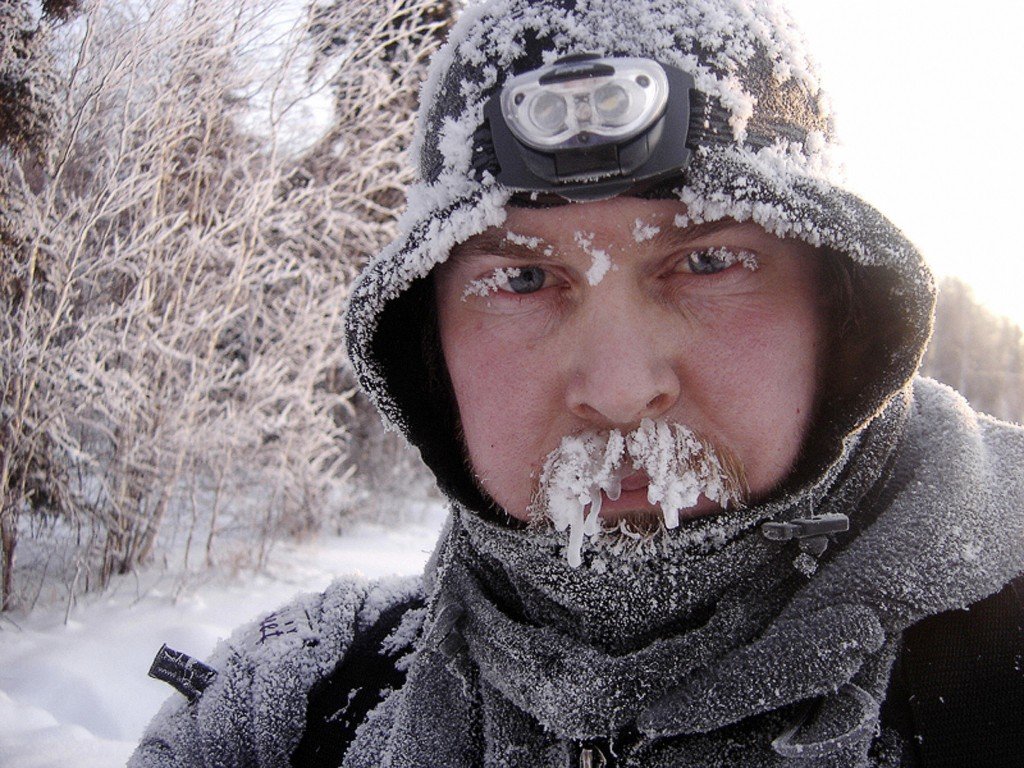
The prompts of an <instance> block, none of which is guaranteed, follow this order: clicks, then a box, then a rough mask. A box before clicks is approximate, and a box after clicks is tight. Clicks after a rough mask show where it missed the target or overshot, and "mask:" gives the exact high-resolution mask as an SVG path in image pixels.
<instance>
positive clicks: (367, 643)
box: [291, 598, 423, 768]
mask: <svg viewBox="0 0 1024 768" xmlns="http://www.w3.org/2000/svg"><path fill="white" fill-rule="evenodd" d="M422 605H423V598H414V599H412V600H410V601H408V602H405V603H399V604H398V605H394V606H391V607H390V608H388V609H387V610H385V611H383V612H382V613H381V615H380V618H379V619H377V621H376V622H375V623H374V624H372V625H371V626H369V627H367V628H365V629H363V630H357V631H356V635H355V637H354V638H353V640H352V645H351V646H349V649H348V651H347V652H346V653H345V655H344V657H343V658H342V659H341V661H340V662H339V663H338V665H337V666H336V667H335V668H334V671H333V672H331V674H330V675H329V676H328V677H325V678H324V679H323V680H320V681H319V682H318V683H316V685H314V686H313V688H312V689H311V690H310V692H309V696H308V703H307V705H306V730H305V732H304V733H303V735H302V740H301V741H300V742H299V745H298V746H297V747H296V748H295V752H294V753H293V754H292V759H291V765H292V768H338V766H339V765H341V761H342V758H344V757H345V752H346V751H347V750H348V747H349V745H350V744H351V743H352V740H353V739H354V738H355V733H356V729H357V728H358V727H359V726H360V724H361V723H362V722H363V720H364V719H366V715H367V714H368V713H369V712H370V710H371V709H373V708H374V707H376V706H377V705H378V704H379V703H380V702H381V700H382V699H383V698H384V694H385V692H386V691H390V690H397V689H398V688H400V687H401V686H402V685H403V684H404V683H405V672H404V671H400V670H398V669H396V668H395V661H396V658H395V657H394V656H391V655H389V654H387V653H386V652H385V651H384V650H383V649H382V648H381V644H382V643H383V642H384V640H385V639H386V638H387V637H388V636H389V635H390V634H391V633H392V632H394V631H395V629H396V628H397V627H398V625H399V623H400V622H401V621H402V617H403V616H405V614H406V613H407V612H408V611H410V610H413V609H415V608H420V607H422Z"/></svg>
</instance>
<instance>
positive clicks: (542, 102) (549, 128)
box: [529, 91, 569, 136]
mask: <svg viewBox="0 0 1024 768" xmlns="http://www.w3.org/2000/svg"><path fill="white" fill-rule="evenodd" d="M568 112H569V110H568V107H566V104H565V99H564V98H562V97H561V96H559V95H558V94H557V93H552V92H551V91H541V92H540V93H538V94H537V95H536V96H535V97H534V98H533V99H531V100H530V107H529V114H530V120H531V121H532V122H533V124H534V125H535V126H536V127H537V129H538V130H539V131H540V132H541V133H542V134H543V135H545V136H551V135H553V134H557V133H559V132H560V131H562V130H563V129H564V128H565V116H566V115H567V114H568Z"/></svg>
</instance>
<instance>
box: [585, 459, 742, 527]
mask: <svg viewBox="0 0 1024 768" xmlns="http://www.w3.org/2000/svg"><path fill="white" fill-rule="evenodd" d="M650 482H651V480H650V478H649V477H648V476H647V473H646V472H643V471H640V472H634V473H633V474H631V475H629V476H628V477H626V478H623V480H622V485H621V487H622V492H621V493H620V494H619V498H617V499H615V500H614V501H613V500H612V499H609V498H608V494H606V493H605V492H604V491H601V497H602V498H601V517H602V518H604V519H605V520H607V521H608V522H610V523H612V524H614V523H615V522H616V521H618V520H619V519H620V518H622V517H625V516H628V515H634V514H637V513H640V514H643V513H650V514H652V515H657V516H659V517H660V516H661V514H662V512H661V506H659V505H658V504H652V503H651V502H650V501H648V500H647V487H648V486H649V485H650ZM721 510H722V508H721V507H720V506H719V505H718V504H716V503H715V502H713V501H711V500H710V499H708V497H707V496H705V495H704V494H701V495H700V497H699V499H698V500H697V503H696V504H695V505H694V506H692V507H688V508H686V509H682V510H680V511H679V519H680V520H692V519H693V518H697V517H703V516H704V515H708V514H714V513H716V512H720V511H721Z"/></svg>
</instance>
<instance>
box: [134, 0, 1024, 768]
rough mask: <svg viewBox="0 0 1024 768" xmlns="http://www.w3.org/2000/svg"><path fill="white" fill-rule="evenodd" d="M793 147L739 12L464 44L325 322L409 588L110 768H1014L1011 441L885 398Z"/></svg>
mask: <svg viewBox="0 0 1024 768" xmlns="http://www.w3.org/2000/svg"><path fill="white" fill-rule="evenodd" d="M893 119H895V117H893ZM831 141H832V136H831V124H830V120H829V113H828V107H827V102H826V100H825V98H824V96H823V94H822V92H821V91H820V89H819V86H818V83H817V81H816V79H815V76H814V74H813V68H812V66H811V64H810V63H809V61H808V60H807V58H806V56H805V55H804V53H803V52H802V50H801V49H800V47H799V45H798V43H797V42H796V41H795V39H794V35H793V32H792V27H791V24H790V22H789V21H788V18H787V17H786V16H785V15H784V14H783V12H781V11H780V10H778V9H777V8H775V7H774V6H773V5H772V4H769V3H762V2H749V3H747V2H739V1H738V0H736V1H733V0H700V1H698V0H676V1H674V2H668V1H666V0H642V2H634V1H632V0H631V1H629V2H627V1H626V0H603V1H602V0H592V1H591V2H583V0H575V1H574V0H549V1H547V2H526V1H525V0H495V1H494V2H489V3H487V4H485V5H478V6H472V7H470V8H469V9H468V10H467V11H466V12H465V13H464V15H463V17H462V19H461V20H460V21H459V23H458V24H457V25H456V27H455V29H454V31H453V33H452V37H451V40H450V41H449V43H448V45H447V47H446V48H445V49H444V50H443V51H442V52H441V53H440V54H438V56H436V57H435V62H434V65H433V70H432V75H431V78H430V81H429V83H428V84H427V86H426V88H425V90H424V92H423V107H422V113H421V123H420V134H419V138H418V142H417V145H416V147H415V152H414V154H415V155H416V156H417V158H418V160H419V169H420V174H421V177H422V181H421V182H420V183H419V184H417V185H416V186H415V187H414V188H413V189H411V190H410V193H409V209H408V211H407V213H406V214H405V217H404V218H403V221H402V231H403V234H402V236H401V237H400V238H399V240H398V241H397V242H396V243H394V244H393V245H392V246H391V247H390V248H388V249H387V250H386V251H385V252H384V253H383V254H381V256H380V257H379V258H378V259H377V260H376V261H374V262H373V263H372V264H371V265H370V266H369V267H368V269H367V271H366V272H365V274H364V275H363V276H362V278H361V280H360V281H359V283H358V284H357V286H356V288H355V290H354V293H353V296H352V301H351V306H350V310H349V320H348V331H349V349H350V353H351V358H352V360H353V363H354V365H355V367H356V371H357V373H358V375H359V377H360V380H361V382H362V384H363V386H364V387H365V389H366V391H367V392H368V393H369V394H370V395H371V396H372V397H373V398H374V401H375V402H376V404H377V405H378V407H379V408H380V410H381V412H382V414H383V415H384V417H385V418H386V420H388V421H389V422H390V423H391V424H393V425H395V426H397V427H398V428H399V429H401V430H402V431H403V432H404V433H405V434H406V435H407V436H408V438H409V439H410V441H411V442H412V443H413V444H414V445H415V446H417V447H418V448H419V449H420V451H421V453H422V455H423V458H424V460H425V461H426V463H427V464H428V466H430V468H431V469H432V470H433V471H434V473H435V474H436V476H437V480H438V483H439V486H440V487H441V489H442V490H443V491H444V492H445V493H446V494H447V496H448V497H449V498H450V499H451V502H452V513H451V516H450V519H449V522H448V525H447V527H446V529H445V531H444V533H443V534H442V537H441V541H440V542H439V544H438V548H437V551H436V552H435V554H434V557H433V559H432V562H431V564H430V565H429V566H428V569H427V573H426V575H425V577H424V579H423V580H422V581H420V580H419V579H416V580H412V581H405V582H385V583H381V584H371V585H364V584H356V583H353V582H351V581H342V582H339V583H337V584H336V585H334V586H333V587H332V588H331V589H329V590H328V591H327V592H326V593H324V594H323V595H319V596H313V597H308V598H304V599H302V600H300V601H299V602H297V603H296V604H295V605H292V606H290V607H288V608H287V609H285V610H283V611H280V612H278V613H276V614H273V615H272V616H271V617H269V618H268V619H265V620H263V621H262V622H261V623H260V624H258V625H253V626H252V627H249V628H244V629H243V630H241V631H240V632H239V633H237V634H236V636H235V637H234V638H233V639H232V640H231V641H230V642H229V643H227V644H226V645H225V646H224V647H223V648H222V649H221V651H220V652H219V654H218V657H217V659H216V660H215V661H214V662H212V663H211V667H209V668H207V667H204V666H201V665H197V664H196V663H194V662H190V661H189V662H187V663H186V664H185V666H184V667H182V668H179V669H177V670H175V669H173V668H172V669H171V671H170V672H168V673H166V676H167V677H168V678H170V679H172V680H173V681H175V682H177V683H178V684H179V687H181V688H183V690H184V691H185V692H186V693H187V695H188V696H189V698H190V701H188V702H186V700H185V699H181V698H180V697H179V699H178V700H176V701H173V702H171V703H169V704H168V705H167V706H166V708H165V709H164V711H162V712H161V714H160V715H159V716H158V717H157V719H156V720H155V721H154V723H153V725H152V726H151V728H150V731H149V733H148V734H147V736H146V737H145V739H144V740H143V743H142V744H141V746H140V748H139V750H138V752H137V753H136V755H135V757H134V758H133V762H132V763H131V765H132V766H135V767H136V768H142V767H143V766H168V765H209V766H214V765H217V766H221V765H232V766H234V765H260V766H263V765H268V766H269V765H289V764H290V765H318V766H319V765H325V766H326V765H332V766H336V765H344V766H346V767H348V768H352V767H354V766H402V767H403V768H406V767H408V766H444V767H446V768H448V767H450V768H456V767H457V766H478V765H487V766H604V765H620V766H755V767H759V766H868V765H877V766H897V765H922V766H932V765H967V764H971V765H974V764H980V765H986V766H1009V765H1018V764H1020V761H1021V759H1022V755H1024V751H1022V750H1024V717H1022V713H1024V678H1022V669H1024V664H1022V658H1024V657H1022V654H1024V641H1022V637H1024V634H1022V632H1021V623H1022V621H1024V615H1022V610H1021V600H1020V599H1019V598H1018V597H1017V596H1016V593H1015V591H1014V590H1015V589H1018V585H1019V583H1020V582H1019V581H1016V582H1015V581H1014V580H1015V579H1017V577H1018V576H1019V574H1020V573H1021V572H1022V571H1024V549H1022V547H1021V541H1022V539H1021V533H1022V531H1024V519H1022V515H1021V508H1022V502H1024V473H1022V471H1021V460H1022V458H1024V434H1022V431H1021V430H1020V429H1019V428H1015V427H1011V426H1009V425H1005V424H1000V423H998V422H995V421H993V420H991V419H988V418H985V417H980V416H978V415H976V414H974V413H973V412H972V411H971V410H970V409H969V408H968V407H967V406H966V405H965V403H964V402H963V400H962V399H961V398H960V397H959V396H958V395H956V394H955V393H954V392H952V391H951V390H949V389H947V388H945V387H942V386H941V385H938V384H936V383H934V382H929V381H923V380H916V379H915V378H914V375H915V371H916V368H917V365H918V362H919V359H920V356H921V353H922V350H923V348H924V345H925V343H926V341H927V338H928V334H929V332H930V324H931V312H932V304H933V283H932V279H931V276H930V273H929V272H928V270H927V267H926V266H925V265H924V263H923V261H922V259H921V257H920V255H919V254H918V252H917V251H916V250H915V249H914V247H913V246H912V245H911V244H910V243H909V242H907V241H906V240H905V239H904V237H903V236H902V235H901V234H900V233H899V231H898V230H896V229H895V228H894V227H893V226H892V224H890V223H889V222H888V221H887V220H886V219H885V218H884V217H882V216H881V215H880V214H879V213H878V212H876V211H875V210H874V209H872V208H870V207H869V206H868V205H867V204H866V203H864V202H863V201H861V200H859V199H858V198H856V197H854V196H852V195H850V194H849V193H847V192H844V191H843V190H842V189H841V188H839V187H838V186H836V185H835V182H834V181H833V171H832V169H831V167H830V166H829V163H828V153H829V149H830V144H831ZM968 606H973V607H972V609H971V610H970V611H969V612H965V611H962V610H959V609H963V608H966V607H968ZM164 661H165V662H166V661H167V659H164ZM172 667H173V665H172ZM196 670H199V671H200V672H202V674H199V675H197V674H195V672H196ZM204 689H205V690H204Z"/></svg>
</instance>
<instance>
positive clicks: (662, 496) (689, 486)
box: [530, 419, 747, 568]
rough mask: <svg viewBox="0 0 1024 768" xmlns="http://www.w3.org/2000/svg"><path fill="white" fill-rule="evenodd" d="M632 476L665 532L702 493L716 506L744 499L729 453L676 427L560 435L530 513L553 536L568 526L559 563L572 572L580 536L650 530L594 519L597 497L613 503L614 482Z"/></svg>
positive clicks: (617, 491) (618, 488) (646, 424)
mask: <svg viewBox="0 0 1024 768" xmlns="http://www.w3.org/2000/svg"><path fill="white" fill-rule="evenodd" d="M638 472H642V473H644V474H645V475H646V478H647V501H648V502H649V503H651V504H657V505H658V506H659V507H660V508H661V512H662V517H661V518H660V521H659V522H658V523H657V524H656V526H657V527H663V528H665V529H673V528H676V527H678V526H679V514H680V512H681V511H683V510H685V509H688V508H690V507H693V506H694V505H696V504H697V503H698V500H699V499H700V497H701V496H702V495H703V496H704V497H706V498H707V499H708V500H709V501H712V502H714V503H716V504H718V505H719V506H720V507H721V508H722V509H728V508H730V507H732V506H736V505H739V504H742V503H743V502H744V500H745V498H746V495H747V488H746V482H745V480H744V473H743V468H742V465H741V464H740V463H739V461H738V460H737V459H736V458H735V457H733V456H732V454H731V453H730V452H728V451H726V450H723V449H721V448H717V447H715V446H714V445H713V444H712V443H711V442H710V441H708V440H707V439H705V438H703V437H701V436H699V435H697V434H696V433H695V432H694V431H693V430H691V429H689V428H688V427H686V426H684V425H682V424H674V423H670V422H667V421H663V420H659V421H654V420H652V419H644V420H643V421H641V423H640V426H638V427H637V428H636V429H635V430H633V431H632V432H629V433H628V434H626V435H623V434H622V433H621V432H620V431H619V430H617V429H613V430H608V431H601V432H594V431H590V432H583V433H580V434H576V435H567V436H566V437H563V438H562V441H561V443H560V444H559V446H558V447H557V448H556V449H555V450H554V451H552V452H551V453H550V454H548V456H547V458H546V459H545V461H544V468H543V470H542V471H541V475H540V478H539V481H538V487H537V489H536V491H535V493H534V501H533V503H532V504H531V507H530V516H531V518H532V519H533V520H534V521H536V522H538V523H541V524H547V523H550V524H552V525H553V526H554V528H555V530H557V531H565V530H566V529H568V531H569V540H568V544H567V547H566V558H567V560H568V563H569V565H570V566H572V567H573V568H577V567H579V566H580V564H581V563H582V547H583V537H584V536H588V537H590V538H592V539H593V538H595V537H597V536H599V535H601V534H605V535H607V534H616V535H617V536H619V537H622V536H626V537H629V538H639V536H640V533H639V532H638V531H637V530H636V528H640V529H641V530H643V529H647V530H650V529H651V525H650V522H648V524H647V525H644V521H642V520H641V521H639V522H638V521H636V519H635V517H634V518H632V519H631V518H630V517H627V518H625V519H623V520H620V521H618V522H616V523H615V524H613V525H610V526H606V525H604V524H602V520H601V517H600V514H601V506H602V499H603V498H604V496H607V497H608V499H610V500H612V501H615V500H617V499H618V498H619V497H620V495H621V492H622V481H623V480H625V479H626V478H627V477H629V476H631V475H633V474H635V473H638ZM588 508H589V509H588ZM651 522H653V521H651Z"/></svg>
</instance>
